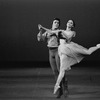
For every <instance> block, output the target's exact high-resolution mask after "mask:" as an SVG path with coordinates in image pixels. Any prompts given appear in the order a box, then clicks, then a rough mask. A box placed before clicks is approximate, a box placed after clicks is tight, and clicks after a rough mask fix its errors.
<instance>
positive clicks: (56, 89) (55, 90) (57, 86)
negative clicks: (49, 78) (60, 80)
mask: <svg viewBox="0 0 100 100" xmlns="http://www.w3.org/2000/svg"><path fill="white" fill-rule="evenodd" d="M59 88H60V86H59V85H55V87H54V92H53V94H56V92H57V91H58V89H59Z"/></svg>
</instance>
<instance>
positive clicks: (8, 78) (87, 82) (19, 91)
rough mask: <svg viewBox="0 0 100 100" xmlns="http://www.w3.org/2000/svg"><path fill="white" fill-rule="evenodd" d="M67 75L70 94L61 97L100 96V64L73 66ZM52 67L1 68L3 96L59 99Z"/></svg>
mask: <svg viewBox="0 0 100 100" xmlns="http://www.w3.org/2000/svg"><path fill="white" fill-rule="evenodd" d="M66 76H67V77H68V80H69V83H68V86H69V96H68V97H67V98H66V99H65V98H64V97H63V96H62V97H61V98H60V100H100V68H99V67H92V68H90V67H87V68H86V67H85V68H84V67H82V68H81V67H73V68H72V70H70V71H69V72H68V73H67V74H66ZM54 84H55V81H54V76H53V73H52V70H51V68H21V69H19V68H16V69H0V100H56V98H55V95H53V87H54Z"/></svg>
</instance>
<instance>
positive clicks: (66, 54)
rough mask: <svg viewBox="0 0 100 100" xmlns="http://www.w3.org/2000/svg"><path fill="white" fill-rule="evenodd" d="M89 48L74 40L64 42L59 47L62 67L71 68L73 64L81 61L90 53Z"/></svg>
mask: <svg viewBox="0 0 100 100" xmlns="http://www.w3.org/2000/svg"><path fill="white" fill-rule="evenodd" d="M87 50H88V49H87V48H85V47H83V46H81V45H79V44H77V43H74V42H70V43H63V44H60V45H59V47H58V54H59V56H60V61H61V62H60V63H61V68H63V69H65V70H70V69H71V66H72V65H74V64H76V63H79V62H80V61H81V60H82V59H83V58H84V56H85V55H89V54H88V53H87V52H86V51H87Z"/></svg>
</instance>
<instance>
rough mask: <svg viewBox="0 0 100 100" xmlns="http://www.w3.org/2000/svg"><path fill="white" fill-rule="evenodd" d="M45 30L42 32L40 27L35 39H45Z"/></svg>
mask: <svg viewBox="0 0 100 100" xmlns="http://www.w3.org/2000/svg"><path fill="white" fill-rule="evenodd" d="M46 35H47V32H44V33H42V29H40V31H39V33H38V34H37V40H38V41H43V40H45V38H46Z"/></svg>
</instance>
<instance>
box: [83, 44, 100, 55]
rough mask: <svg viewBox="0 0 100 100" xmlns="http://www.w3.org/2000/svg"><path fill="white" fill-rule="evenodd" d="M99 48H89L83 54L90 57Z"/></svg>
mask: <svg viewBox="0 0 100 100" xmlns="http://www.w3.org/2000/svg"><path fill="white" fill-rule="evenodd" d="M99 48H100V47H98V46H94V47H90V48H89V49H86V50H85V52H86V53H87V54H89V55H90V54H92V53H93V52H95V51H96V50H98V49H99Z"/></svg>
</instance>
